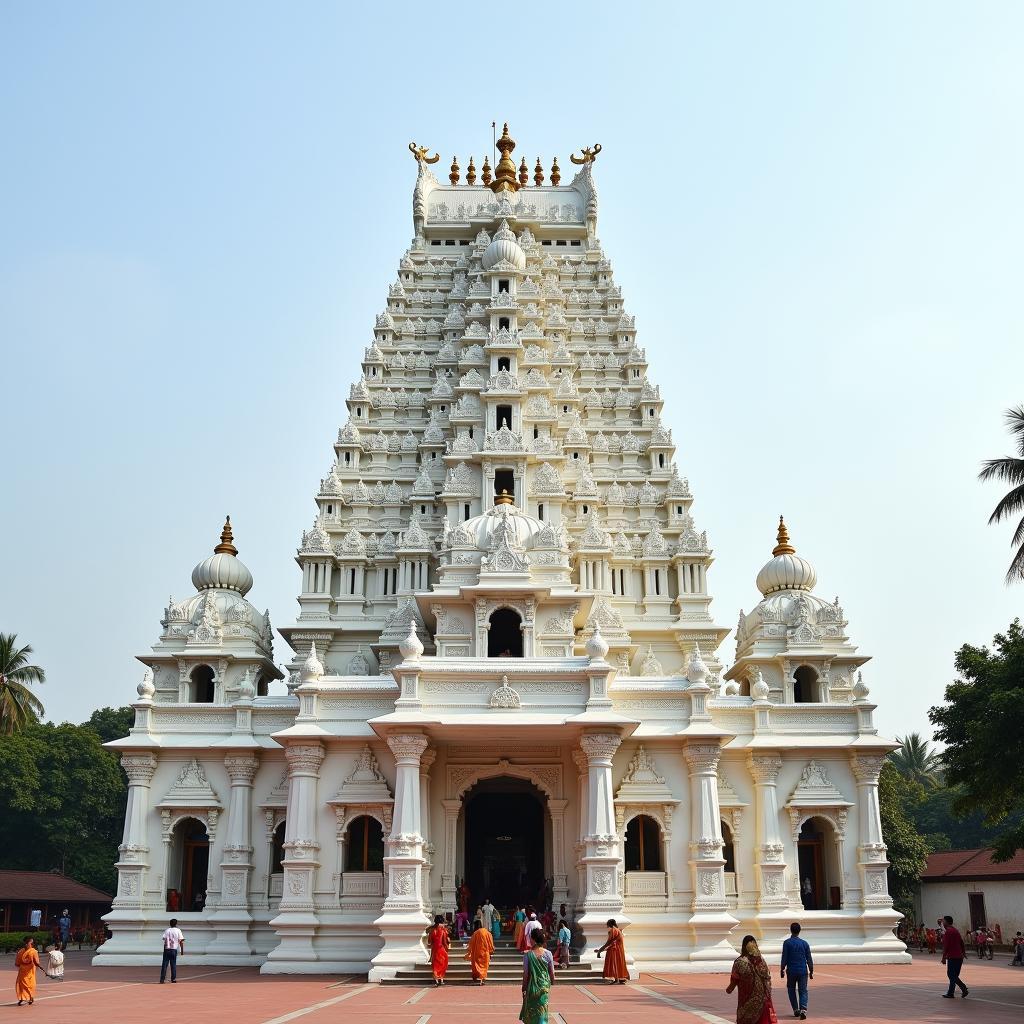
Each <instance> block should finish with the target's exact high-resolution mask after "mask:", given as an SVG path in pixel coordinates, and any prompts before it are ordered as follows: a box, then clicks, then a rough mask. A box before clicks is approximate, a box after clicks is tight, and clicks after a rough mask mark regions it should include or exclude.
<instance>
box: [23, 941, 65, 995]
mask: <svg viewBox="0 0 1024 1024" xmlns="http://www.w3.org/2000/svg"><path fill="white" fill-rule="evenodd" d="M39 952H40V951H39V950H38V949H36V941H35V939H34V938H32V936H31V935H30V936H28V937H27V938H26V939H25V941H24V942H23V943H22V944H21V948H20V949H19V950H18V952H17V953H16V954H15V957H14V966H15V967H17V969H18V973H17V975H15V978H14V994H15V995H16V996H17V997H18V1005H19V1006H21V1005H22V1004H24V1003H28V1004H29V1005H31V1004H32V1003H34V1002H35V1001H36V974H37V972H38V971H44V973H45V974H46V976H47V977H48V978H51V979H53V980H54V981H63V980H64V952H63V950H62V949H61V948H60V943H59V942H47V943H44V945H43V949H42V952H43V955H44V956H45V957H46V966H45V968H44V967H43V964H42V961H41V960H40V958H39Z"/></svg>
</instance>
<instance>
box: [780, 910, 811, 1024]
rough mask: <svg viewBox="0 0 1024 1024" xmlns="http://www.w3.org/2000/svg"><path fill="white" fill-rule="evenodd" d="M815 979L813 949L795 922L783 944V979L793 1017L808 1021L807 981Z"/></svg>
mask: <svg viewBox="0 0 1024 1024" xmlns="http://www.w3.org/2000/svg"><path fill="white" fill-rule="evenodd" d="M787 972H788V973H789V977H788V978H786V973H787ZM813 977H814V960H812V959H811V947H810V945H809V944H808V942H807V940H806V939H801V938H800V925H799V923H798V922H796V921H794V922H793V923H792V924H791V925H790V926H789V938H788V939H786V941H785V942H784V943H783V944H782V978H783V980H784V981H785V982H786V991H787V992H788V993H789V1005H790V1006H792V1007H793V1016H794V1017H799V1018H800V1020H807V979H808V978H813Z"/></svg>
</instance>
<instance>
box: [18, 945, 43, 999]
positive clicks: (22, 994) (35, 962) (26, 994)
mask: <svg viewBox="0 0 1024 1024" xmlns="http://www.w3.org/2000/svg"><path fill="white" fill-rule="evenodd" d="M14 966H15V967H17V968H18V976H17V977H16V978H15V979H14V994H15V995H16V996H17V997H18V1005H19V1006H21V1004H22V1003H28V1004H29V1005H30V1006H31V1005H32V1003H34V1002H35V1001H36V970H37V969H38V967H39V952H38V950H37V949H36V944H35V940H34V939H33V938H32V937H31V936H29V937H28V938H27V939H25V941H24V942H23V943H22V944H21V949H19V950H18V954H17V956H15V958H14Z"/></svg>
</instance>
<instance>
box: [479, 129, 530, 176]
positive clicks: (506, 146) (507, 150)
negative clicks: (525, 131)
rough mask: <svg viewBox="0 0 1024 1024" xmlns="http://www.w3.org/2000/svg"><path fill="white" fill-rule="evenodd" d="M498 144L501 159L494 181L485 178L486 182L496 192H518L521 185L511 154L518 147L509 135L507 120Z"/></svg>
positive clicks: (495, 169)
mask: <svg viewBox="0 0 1024 1024" xmlns="http://www.w3.org/2000/svg"><path fill="white" fill-rule="evenodd" d="M496 145H497V147H498V152H499V153H501V159H500V160H499V161H498V163H497V165H496V166H495V168H494V181H493V182H488V181H487V180H486V179H484V184H485V185H488V184H489V185H490V186H491V191H493V192H495V193H498V192H518V191H519V188H520V185H519V182H518V181H516V165H515V162H514V161H513V159H512V155H511V154H512V150H513V149H515V148H516V140H515V139H513V138H512V136H511V135H509V133H508V123H507V122H506V123H505V125H504V127H503V128H502V131H501V138H500V139H498V141H497V143H496ZM524 184H525V183H524Z"/></svg>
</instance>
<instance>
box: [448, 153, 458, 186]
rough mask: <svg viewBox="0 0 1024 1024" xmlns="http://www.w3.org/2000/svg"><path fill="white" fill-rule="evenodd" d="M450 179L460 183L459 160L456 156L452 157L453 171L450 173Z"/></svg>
mask: <svg viewBox="0 0 1024 1024" xmlns="http://www.w3.org/2000/svg"><path fill="white" fill-rule="evenodd" d="M448 180H449V181H450V182H451V183H452V184H453V185H458V183H459V161H458V159H457V158H456V157H454V156H453V157H452V169H451V173H450V174H449V175H448Z"/></svg>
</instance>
